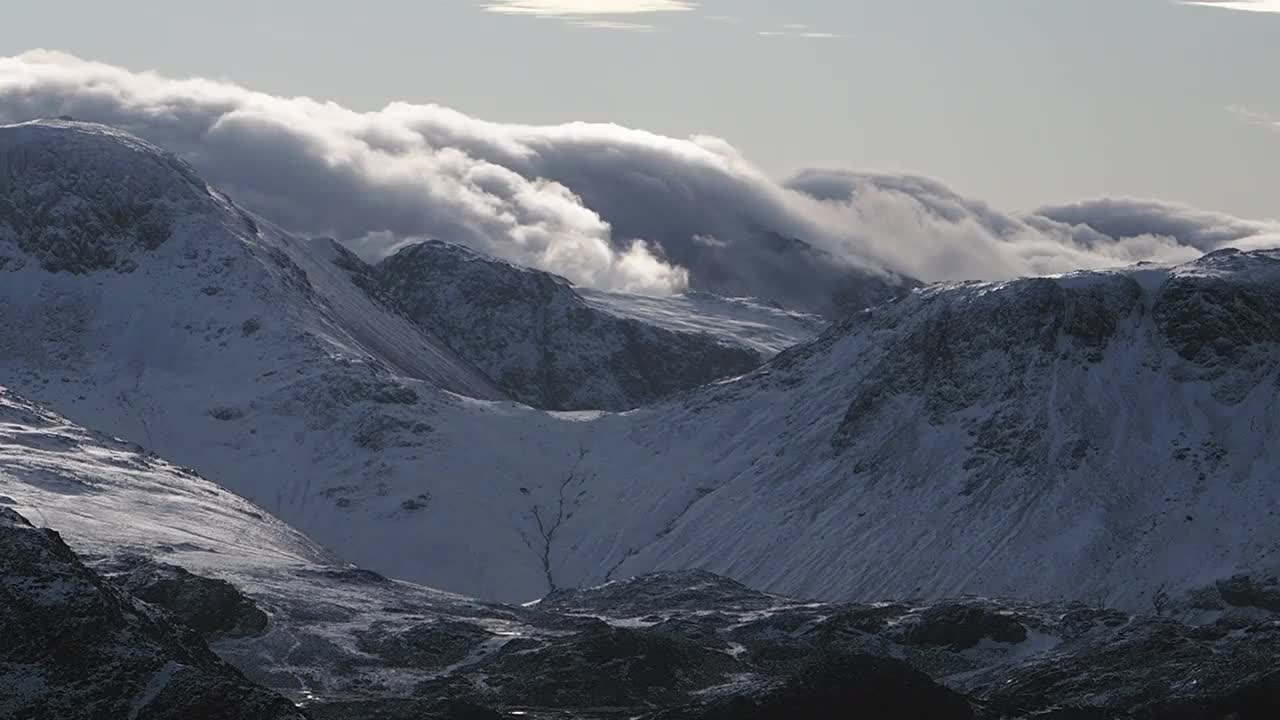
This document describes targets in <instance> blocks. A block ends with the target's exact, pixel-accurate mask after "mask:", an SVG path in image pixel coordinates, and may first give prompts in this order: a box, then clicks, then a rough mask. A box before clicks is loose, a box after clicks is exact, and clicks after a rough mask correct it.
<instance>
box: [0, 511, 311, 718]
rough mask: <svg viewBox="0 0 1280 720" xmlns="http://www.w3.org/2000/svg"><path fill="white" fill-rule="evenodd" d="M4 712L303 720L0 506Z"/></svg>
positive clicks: (50, 536)
mask: <svg viewBox="0 0 1280 720" xmlns="http://www.w3.org/2000/svg"><path fill="white" fill-rule="evenodd" d="M0 597H2V598H3V603H0V627H4V628H5V641H4V643H3V644H2V645H0V716H3V717H11V718H42V717H58V718H86V719H87V718H107V717H116V718H123V717H129V718H155V719H157V720H159V719H160V718H172V719H173V720H179V719H180V718H192V717H201V718H211V719H212V718H222V719H225V720H267V719H272V720H275V719H279V720H284V719H285V718H298V719H299V720H300V719H301V718H303V717H304V715H303V713H301V712H299V711H298V710H297V709H296V708H295V707H294V704H293V703H291V702H289V701H287V700H285V699H284V698H282V697H280V696H279V695H276V694H274V693H271V692H269V691H266V690H264V689H261V688H259V687H257V686H255V685H253V684H252V683H250V682H249V681H248V680H246V679H245V678H244V676H243V675H241V674H240V673H239V672H238V671H236V670H235V669H234V668H233V667H231V666H230V665H228V664H227V663H226V662H224V661H223V660H221V659H220V658H219V657H218V656H217V655H215V654H214V653H213V652H211V651H210V650H209V648H208V646H206V645H205V643H204V641H203V640H202V639H201V638H200V636H199V634H198V633H197V632H196V631H195V630H193V629H191V628H189V627H187V626H184V625H182V624H179V623H176V622H173V621H172V618H170V617H169V616H167V615H165V614H164V613H163V612H161V611H158V610H156V609H155V608H153V607H150V606H148V605H147V604H145V603H143V602H141V601H139V600H138V599H137V598H135V597H133V596H131V595H129V594H128V593H126V592H124V591H122V590H120V589H119V588H117V587H114V586H113V585H111V584H110V583H108V582H106V581H104V580H103V579H102V578H101V577H100V576H98V575H97V574H96V573H94V572H93V571H91V570H89V569H88V568H86V567H85V566H84V564H83V563H81V562H80V560H79V558H77V557H76V555H75V553H74V552H72V551H71V549H70V548H68V547H67V545H66V543H64V542H63V541H62V538H60V537H59V536H58V534H57V533H56V532H53V531H52V530H41V529H36V528H34V527H32V526H31V524H30V523H28V522H27V521H26V519H25V518H23V517H22V516H21V515H19V514H18V513H16V512H14V511H13V510H11V509H9V508H6V507H0Z"/></svg>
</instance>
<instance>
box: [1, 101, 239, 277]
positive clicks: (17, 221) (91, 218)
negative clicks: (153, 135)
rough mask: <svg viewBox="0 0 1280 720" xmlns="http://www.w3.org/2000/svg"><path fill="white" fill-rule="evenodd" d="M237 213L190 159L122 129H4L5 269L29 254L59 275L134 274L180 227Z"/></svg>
mask: <svg viewBox="0 0 1280 720" xmlns="http://www.w3.org/2000/svg"><path fill="white" fill-rule="evenodd" d="M231 207H232V206H231V204H230V201H228V200H227V199H226V198H225V197H223V196H221V195H220V194H219V193H217V192H216V191H215V190H213V189H212V188H210V187H209V185H208V184H207V183H206V182H205V181H204V180H203V179H201V178H200V176H199V175H198V174H197V173H196V172H195V170H194V169H192V167H191V166H190V165H188V164H187V163H186V162H184V161H182V160H181V159H179V158H178V157H177V156H175V155H173V154H172V153H168V152H165V151H164V150H161V149H160V148H158V147H156V146H155V145H152V144H150V143H148V142H146V141H145V140H141V139H139V138H137V137H135V136H133V135H131V134H129V133H127V132H124V131H122V130H118V129H116V128H112V127H109V126H106V125H100V124H97V123H87V122H80V121H76V120H68V119H46V120H34V121H31V122H26V123H20V124H17V125H4V126H0V266H4V265H7V264H9V263H10V262H13V261H14V260H15V259H17V260H21V259H22V258H21V256H23V255H25V256H28V257H30V258H33V259H35V260H36V261H37V262H38V263H39V264H40V265H41V267H43V268H44V269H46V270H49V271H51V272H71V273H76V274H85V273H90V272H94V271H97V270H106V269H114V270H117V271H125V272H127V271H129V270H131V269H132V267H133V266H134V260H133V257H132V256H133V254H134V253H135V252H136V251H149V250H155V249H156V248H158V247H159V246H161V245H163V244H164V243H165V242H166V241H167V240H169V238H170V237H171V236H172V235H173V232H174V225H175V223H179V222H182V221H183V220H184V218H189V217H191V216H207V215H209V214H211V213H216V212H218V211H219V210H221V211H224V212H225V211H227V210H230V209H231ZM242 217H243V216H242ZM15 249H16V250H17V251H19V252H18V253H14V252H13V251H14V250H15Z"/></svg>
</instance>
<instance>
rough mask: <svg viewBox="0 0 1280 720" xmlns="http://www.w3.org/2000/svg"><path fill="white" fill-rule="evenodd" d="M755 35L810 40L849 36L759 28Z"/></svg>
mask: <svg viewBox="0 0 1280 720" xmlns="http://www.w3.org/2000/svg"><path fill="white" fill-rule="evenodd" d="M756 35H759V36H760V37H789V38H808V39H810V40H835V39H837V38H843V37H849V36H848V35H844V34H842V33H830V32H816V31H799V30H761V31H759V32H757V33H756Z"/></svg>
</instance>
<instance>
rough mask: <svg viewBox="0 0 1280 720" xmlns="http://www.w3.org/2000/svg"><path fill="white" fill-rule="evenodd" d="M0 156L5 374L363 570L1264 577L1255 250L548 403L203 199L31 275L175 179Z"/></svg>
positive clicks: (1139, 591)
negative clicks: (686, 377) (90, 216)
mask: <svg viewBox="0 0 1280 720" xmlns="http://www.w3.org/2000/svg"><path fill="white" fill-rule="evenodd" d="M64 136H68V137H70V138H71V139H70V140H65V138H64ZM0 142H3V143H5V144H4V147H6V148H7V150H6V151H5V153H6V155H5V156H6V157H8V158H10V159H9V160H6V163H7V165H6V168H7V170H6V173H8V177H9V180H7V181H6V182H7V184H6V188H7V189H6V191H5V192H6V195H5V197H6V202H8V205H6V206H5V207H6V208H9V209H8V210H6V211H5V213H6V214H5V215H4V217H6V218H13V217H19V216H20V217H21V218H24V219H23V220H20V221H14V220H12V219H10V220H7V221H6V222H7V223H8V225H7V226H6V227H7V228H9V229H7V230H6V231H5V232H4V233H0V246H3V247H4V248H5V251H4V252H5V253H6V254H7V256H8V257H9V258H11V259H10V261H9V262H8V263H7V265H6V268H5V269H4V270H0V301H3V302H4V306H3V307H4V308H5V312H4V314H3V315H0V382H3V383H7V384H8V385H9V386H11V387H13V388H14V389H15V390H18V391H20V392H21V393H22V394H24V395H27V396H30V397H32V398H36V399H38V400H40V401H42V402H46V403H49V404H50V405H51V406H52V407H54V408H56V409H57V410H58V411H59V412H61V413H63V414H64V415H66V416H67V417H69V418H71V419H73V420H75V421H76V422H79V423H80V424H82V425H86V426H89V427H95V428H98V429H101V430H104V431H106V432H110V433H112V434H114V435H117V436H120V437H126V438H129V439H131V440H134V441H136V442H139V443H141V444H143V445H145V446H146V447H147V448H148V449H151V450H154V451H156V452H158V453H161V454H162V455H163V456H165V457H166V458H169V459H171V460H173V461H176V462H179V463H182V464H184V465H188V466H191V467H193V468H196V469H197V470H199V471H200V472H201V473H204V474H206V475H208V476H210V477H215V478H217V479H218V482H219V483H221V484H222V485H223V486H224V487H226V488H228V489H230V490H232V491H235V492H238V493H240V494H242V495H244V496H245V497H247V498H248V499H250V500H252V501H254V502H256V503H258V504H259V505H261V506H262V507H265V508H266V509H268V510H269V511H271V512H272V513H274V514H275V515H277V516H278V517H280V518H281V519H282V520H284V521H286V522H289V523H290V524H292V525H293V526H295V527H297V528H298V529H299V530H301V531H303V532H306V533H308V534H309V535H310V536H312V537H314V538H315V539H316V540H317V541H318V542H320V543H323V544H324V545H325V546H327V547H329V548H331V549H332V550H333V551H334V552H336V553H337V554H339V555H340V556H341V557H343V558H344V559H345V560H348V561H351V562H355V563H357V564H358V565H360V566H362V567H365V568H368V569H370V570H374V571H377V572H380V573H383V574H384V575H387V576H391V577H396V578H402V579H407V580H412V581H416V582H422V583H425V584H428V585H431V586H434V587H440V588H444V589H447V590H450V591H454V592H461V593H464V594H467V595H471V596H475V597H482V598H487V599H497V600H504V601H521V602H523V601H528V600H531V599H534V598H537V597H540V596H542V595H545V594H546V593H547V592H549V591H553V590H558V589H562V588H571V587H577V586H590V585H597V584H600V583H603V582H606V581H608V580H613V579H618V578H624V577H628V576H632V575H639V574H644V573H648V572H651V571H677V570H686V569H690V568H701V569H705V570H708V571H712V572H716V573H718V574H720V575H724V576H728V577H731V578H734V579H736V580H739V581H742V582H745V583H747V584H748V585H750V586H753V587H758V588H762V589H765V590H769V591H773V592H780V593H786V594H790V595H796V596H804V597H817V598H821V599H826V600H850V599H854V600H883V599H885V598H902V597H909V596H910V597H921V598H924V599H925V600H938V599H942V598H948V597H956V596H959V595H963V594H968V593H973V594H981V595H986V596H1000V597H1013V598H1019V599H1023V600H1035V601H1069V600H1083V601H1088V602H1090V603H1092V604H1095V605H1107V606H1109V607H1112V608H1115V609H1118V610H1122V611H1125V612H1129V613H1133V612H1140V611H1148V610H1150V609H1151V608H1153V607H1154V605H1155V604H1156V602H1157V600H1158V599H1159V600H1160V602H1161V604H1162V605H1169V606H1170V607H1172V606H1178V607H1184V608H1186V607H1190V606H1191V604H1192V603H1194V601H1195V600H1194V599H1195V597H1197V596H1198V595H1199V594H1202V593H1205V592H1214V588H1216V587H1217V586H1218V584H1219V583H1220V582H1228V581H1229V580H1230V579H1231V578H1233V577H1236V576H1240V575H1246V576H1248V577H1254V578H1265V577H1270V576H1273V575H1275V574H1276V572H1277V568H1278V567H1280V555H1278V554H1277V551H1278V550H1280V534H1278V533H1277V531H1276V529H1275V528H1276V525H1275V522H1274V518H1275V516H1276V512H1277V510H1278V509H1280V508H1278V506H1280V493H1277V491H1276V488H1275V484H1274V482H1273V481H1272V480H1273V478H1272V474H1271V473H1270V471H1269V468H1272V467H1275V466H1276V465H1277V461H1278V460H1280V458H1277V457H1276V452H1277V450H1276V448H1277V447H1280V445H1278V444H1277V443H1276V442H1274V440H1275V439H1276V438H1277V435H1278V433H1280V427H1278V426H1277V424H1276V423H1277V421H1276V420H1275V413H1274V412H1273V410H1274V408H1275V407H1276V406H1277V397H1276V395H1277V393H1278V392H1280V380H1278V376H1277V363H1280V348H1278V347H1277V345H1278V344H1280V327H1278V326H1277V321H1276V315H1275V313H1274V311H1273V310H1272V308H1274V307H1277V304H1276V302H1277V300H1280V253H1278V252H1276V251H1255V252H1248V253H1236V252H1228V251H1224V252H1219V253H1214V254H1211V255H1208V256H1205V257H1204V258H1201V259H1199V260H1196V261H1194V262H1190V263H1186V264H1183V265H1179V266H1174V267H1163V266H1139V267H1134V268H1127V269H1120V270H1115V271H1107V272H1091V273H1077V274H1072V275H1066V276H1062V277H1054V278H1035V279H1025V280H1017V281H1011V282H1002V283H959V284H944V285H937V286H931V287H928V288H924V289H919V290H916V291H914V292H912V293H911V294H910V295H907V296H906V297H903V298H902V299H900V300H898V301H896V302H891V303H888V304H884V305H879V306H876V307H874V308H871V309H868V310H865V311H862V312H859V313H857V314H856V315H853V316H851V317H848V318H846V319H845V320H843V321H841V322H839V323H837V324H836V325H834V326H832V327H831V328H829V329H828V330H827V331H825V332H824V333H823V334H822V335H821V336H820V337H819V338H817V339H816V340H814V341H812V342H809V343H806V344H803V345H800V346H798V347H795V348H792V349H790V350H787V351H785V352H783V353H781V354H780V355H778V356H777V357H776V358H774V359H773V360H771V361H769V362H768V363H766V364H764V365H763V366H761V367H759V368H757V369H756V370H753V371H752V372H750V373H747V374H745V375H743V376H740V377H734V378H731V379H725V380H721V381H718V382H715V383H712V384H710V385H707V386H704V387H700V388H696V389H693V390H689V391H686V392H683V393H681V394H679V395H676V396H673V397H671V398H670V399H668V400H665V401H663V402H660V403H656V404H653V405H649V406H645V407H642V408H640V409H636V410H632V411H629V412H625V413H605V412H599V411H591V412H568V413H559V412H553V413H548V412H541V411H538V410H534V409H532V408H529V407H527V406H523V405H520V404H516V403H512V402H509V401H505V400H503V399H502V397H503V395H504V393H503V391H502V390H501V389H499V388H496V387H494V386H493V384H492V383H490V382H489V381H487V380H486V379H485V378H484V376H483V373H481V372H480V371H478V370H475V369H474V367H473V366H472V364H470V363H468V362H467V361H465V360H463V359H462V358H461V357H459V355H458V354H457V353H454V352H452V351H451V350H449V349H448V348H447V347H446V345H445V343H443V342H442V341H440V340H438V339H437V338H435V337H433V336H432V335H431V334H429V333H427V332H425V331H424V330H422V328H420V327H418V326H416V325H415V324H413V323H411V322H410V321H408V320H406V319H405V318H403V317H402V316H401V315H400V314H398V313H397V312H395V311H394V309H389V307H388V304H387V303H386V302H385V301H383V300H379V299H378V298H377V295H376V293H373V292H371V291H369V290H368V289H367V287H364V286H363V285H366V284H367V283H363V281H361V282H360V283H358V282H357V279H358V278H359V276H360V273H353V272H352V271H351V270H350V267H357V268H358V266H354V265H353V264H352V263H351V262H350V258H349V257H348V256H349V253H345V251H342V250H341V249H339V248H337V247H335V246H333V245H332V244H330V243H324V242H304V241H299V240H296V239H292V238H290V237H289V236H288V235H287V234H284V233H281V232H279V231H277V230H274V229H272V228H271V226H270V224H269V223H267V222H266V221H264V220H261V219H255V218H253V217H252V216H247V215H246V214H244V213H242V212H239V211H237V209H236V208H235V206H234V205H232V204H230V203H228V202H226V201H225V200H223V199H220V196H218V195H217V194H216V193H214V192H213V191H207V192H205V194H204V195H201V194H200V193H198V192H196V191H195V190H194V189H192V190H191V191H190V193H191V194H190V198H194V199H190V200H189V199H187V198H188V194H189V193H188V191H187V190H177V189H166V190H164V192H165V193H170V192H173V193H181V194H180V195H179V196H178V198H177V199H174V198H170V197H169V196H168V195H164V196H162V200H163V203H162V204H161V207H166V208H176V209H174V210H173V211H172V212H173V215H172V220H171V225H170V227H171V229H170V231H169V232H168V233H167V234H162V235H164V236H165V237H166V239H165V240H164V242H161V243H159V244H156V243H154V242H153V241H144V240H142V239H140V238H142V237H143V236H145V237H152V235H151V234H149V232H144V233H142V235H139V234H138V233H139V231H138V229H137V227H135V225H137V223H134V224H133V225H130V224H129V223H128V222H125V223H124V225H123V226H124V227H126V228H131V229H127V230H119V231H117V230H111V228H112V227H115V226H108V225H106V224H104V225H103V228H105V229H104V230H103V231H102V232H103V233H107V234H106V235H103V234H102V233H99V232H95V233H94V234H92V236H91V238H90V239H93V238H98V239H101V238H103V237H105V238H106V239H107V240H109V241H110V242H109V243H108V246H109V251H110V253H111V254H112V255H111V257H112V260H111V262H109V263H106V264H105V265H103V264H102V263H100V262H99V261H97V260H92V259H93V258H100V257H104V255H103V254H102V252H99V251H97V250H95V251H94V252H92V253H88V254H87V256H86V258H88V259H86V260H84V261H83V262H82V263H81V265H84V263H88V262H89V261H90V260H92V262H93V263H97V264H95V265H94V267H95V268H96V269H93V270H88V269H83V270H81V269H77V268H75V267H70V266H67V265H65V264H63V263H64V261H63V260H62V259H59V260H58V262H57V263H55V264H54V265H52V266H48V267H42V265H43V264H44V263H45V261H44V260H42V259H41V258H42V257H44V256H45V255H48V254H49V253H50V252H52V251H48V250H46V249H44V248H45V247H46V245H49V244H50V243H53V244H54V245H56V244H57V243H58V242H60V241H61V240H60V239H66V238H68V237H70V235H69V231H66V230H59V228H61V227H62V226H61V225H58V221H59V218H60V217H62V215H58V214H52V215H41V214H38V213H37V211H39V209H40V208H43V207H46V206H49V207H52V205H50V201H41V200H40V198H44V197H46V194H47V197H48V198H62V197H63V196H65V195H67V194H68V193H71V194H72V195H73V196H81V197H85V193H86V192H87V190H86V189H85V188H93V187H97V186H104V187H112V188H126V189H127V188H130V187H134V185H131V184H130V183H133V182H134V181H132V180H128V181H127V182H126V180H127V178H131V177H135V176H140V173H141V170H137V171H135V170H134V169H132V168H133V166H132V165H131V164H130V163H132V162H133V160H130V159H127V158H133V157H134V155H138V156H139V157H143V158H152V159H149V160H146V161H145V163H144V164H143V166H142V167H144V168H148V169H154V168H166V167H170V166H169V165H164V164H163V162H162V161H160V160H156V159H154V158H155V157H160V158H163V157H164V156H163V153H159V151H156V150H154V149H152V148H150V147H149V146H145V147H144V149H142V150H139V149H137V148H136V147H135V146H136V143H135V142H134V141H131V140H130V141H127V142H126V141H123V140H121V139H120V138H119V137H118V136H117V135H115V134H113V133H112V132H110V131H106V130H102V129H98V128H96V126H91V127H89V128H86V127H83V126H79V125H74V124H66V123H56V122H55V123H44V124H37V125H33V126H19V127H17V128H3V129H0ZM66 143H72V144H71V145H69V146H68V147H67V148H63V146H64V145H65V144H66ZM76 143H83V144H85V145H88V146H90V147H86V148H80V147H79V146H78V145H76ZM59 148H63V149H64V150H65V152H62V151H60V150H59ZM48 153H52V154H51V155H49V158H52V159H49V160H47V161H42V163H33V162H31V161H30V160H27V159H25V158H31V157H42V156H44V155H45V154H48ZM157 153H159V154H158V155H157ZM115 155H120V156H121V158H120V159H117V160H112V161H110V162H107V161H103V162H101V163H99V164H95V163H98V161H97V160H94V158H98V157H114V156H115ZM138 162H144V161H143V160H138ZM81 163H85V165H84V166H83V167H80V165H79V164H81ZM178 167H179V168H181V165H179V166H178ZM41 168H46V169H41ZM57 168H62V169H61V170H60V171H57V172H55V170H56V169H57ZM157 172H160V171H157ZM163 172H164V173H168V174H167V175H166V176H165V177H168V178H169V180H168V181H167V183H159V184H160V185H161V186H162V187H164V188H169V187H170V186H171V185H172V186H174V187H177V188H182V187H188V186H191V185H192V183H191V182H188V181H187V180H184V179H183V178H184V177H186V176H184V175H183V174H182V173H181V172H177V171H174V170H172V169H170V170H163ZM68 178H72V179H74V178H80V179H79V180H74V181H73V180H69V179H68ZM57 183H64V184H65V183H70V184H67V185H66V186H65V187H63V186H62V185H57ZM49 188H52V189H49ZM41 189H45V190H43V191H42V190H41ZM41 192H44V193H46V194H41ZM138 192H139V193H141V195H142V198H143V199H145V198H147V197H150V194H149V193H150V192H151V191H149V190H147V189H146V188H145V187H143V188H142V189H141V190H139V191H138ZM89 197H92V198H96V197H97V195H96V194H92V195H90V196H89ZM14 198H16V199H17V200H15V199H14ZM33 198H34V199H33ZM204 198H208V201H207V202H206V200H205V199H204ZM188 201H189V202H192V203H196V205H195V208H196V210H194V211H193V210H191V209H190V208H188V207H187V206H185V205H181V206H180V202H188ZM58 202H75V201H74V200H65V199H64V200H59V201H58ZM89 205H90V206H91V207H99V205H98V204H96V201H95V202H93V203H89ZM135 205H137V206H141V205H144V203H141V202H138V203H135ZM102 207H106V208H110V207H114V206H113V205H111V204H110V203H107V204H106V205H104V206H102ZM178 209H181V212H179V211H178ZM151 212H152V211H147V212H146V213H143V215H145V216H146V217H151V215H150V214H149V213H151ZM125 216H126V217H134V215H130V214H128V213H125ZM94 217H105V218H110V217H112V213H110V212H106V213H105V214H103V212H102V211H101V210H98V211H94ZM246 217H247V218H248V220H246ZM31 218H37V219H39V222H36V221H35V220H32V219H31ZM249 220H252V221H253V226H255V227H257V228H258V230H257V233H256V234H255V233H254V232H252V231H251V230H250V229H249V227H250V226H249V222H248V221H249ZM18 222H21V223H25V224H23V225H22V226H21V227H22V228H23V229H22V230H16V229H14V228H16V227H17V224H16V223H18ZM76 222H77V224H79V223H81V222H82V220H80V219H78V220H77V221H76ZM102 222H103V223H105V222H106V221H105V220H103V221H102ZM113 222H114V221H113ZM122 222H123V221H122ZM130 222H132V221H130ZM139 222H140V221H139ZM47 227H52V228H54V230H53V231H42V232H45V234H44V235H33V234H32V233H33V232H37V230H38V229H39V228H47ZM33 228H35V229H37V230H33ZM20 233H26V234H20ZM112 233H114V234H112ZM27 237H35V238H37V240H24V239H23V238H27ZM68 242H71V241H68ZM85 242H89V240H86V239H84V238H82V239H81V240H77V241H75V242H72V246H73V247H81V246H83V245H84V243H85ZM93 242H99V240H93ZM90 244H92V243H90ZM151 245H154V246H155V247H154V249H149V247H150V246H151ZM95 247H96V246H95ZM103 252H105V251H103ZM54 255H56V257H58V258H62V257H64V256H65V255H66V253H65V252H63V251H58V252H57V253H54ZM71 255H72V256H75V257H79V255H76V254H75V253H72V254H71ZM277 258H279V260H278V261H277ZM285 260H287V261H288V262H285ZM78 262H79V261H78ZM343 266H349V267H343ZM87 267H88V265H84V268H87ZM51 268H52V269H51ZM353 278H355V279H353ZM206 288H208V289H209V290H207V291H206ZM308 288H309V290H308ZM583 297H586V296H583ZM673 302H674V301H673ZM599 304H600V303H597V305H596V306H597V307H599ZM635 307H637V308H639V307H640V305H639V304H638V303H637V304H636V305H635ZM665 307H667V308H675V307H678V304H669V305H666V306H665ZM651 310H652V308H648V309H644V310H639V309H638V310H636V312H641V311H644V312H649V311H651ZM250 320H252V321H254V322H249V321H250ZM477 396H479V397H477Z"/></svg>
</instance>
